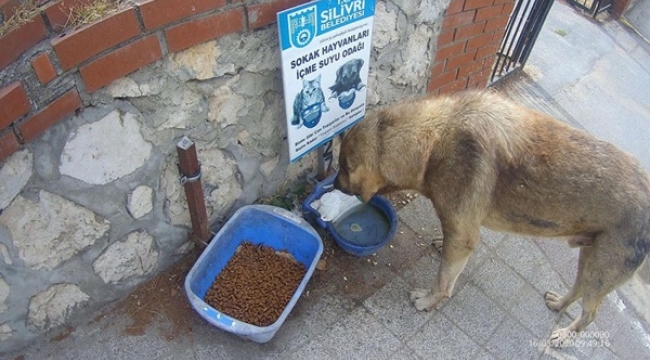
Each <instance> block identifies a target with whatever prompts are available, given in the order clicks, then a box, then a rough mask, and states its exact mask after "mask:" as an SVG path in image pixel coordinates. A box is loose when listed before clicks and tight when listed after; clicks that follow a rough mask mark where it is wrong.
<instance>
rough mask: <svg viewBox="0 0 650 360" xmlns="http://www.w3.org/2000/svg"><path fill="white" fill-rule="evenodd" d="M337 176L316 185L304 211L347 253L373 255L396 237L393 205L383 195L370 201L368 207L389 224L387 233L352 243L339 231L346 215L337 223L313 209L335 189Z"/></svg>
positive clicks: (306, 200)
mask: <svg viewBox="0 0 650 360" xmlns="http://www.w3.org/2000/svg"><path fill="white" fill-rule="evenodd" d="M336 175H337V174H336V173H334V174H332V175H330V176H329V177H327V178H326V179H325V180H323V181H321V182H319V183H318V184H317V185H316V187H315V189H314V191H313V192H312V193H311V194H310V195H309V196H308V197H307V199H305V201H304V202H303V203H302V211H303V213H305V214H309V215H311V216H312V218H314V220H315V221H316V223H317V224H318V225H319V226H320V227H322V228H324V229H326V230H327V231H328V232H329V233H330V234H331V235H332V237H333V238H334V241H336V243H337V244H338V245H339V246H340V247H341V248H342V249H343V250H345V251H346V252H347V253H349V254H352V255H355V256H360V257H363V256H368V255H372V254H373V253H375V252H376V251H377V250H379V249H381V248H382V247H384V246H385V245H386V244H388V243H389V242H390V240H391V239H392V238H393V236H395V231H396V230H397V213H396V212H395V209H394V208H393V205H391V203H390V202H389V201H388V199H386V198H385V197H383V196H381V195H375V196H373V197H372V199H370V201H369V202H368V204H367V205H369V206H370V207H374V209H369V210H376V211H378V212H379V213H381V214H383V216H384V217H385V220H386V222H387V224H386V226H387V231H386V232H383V233H382V235H381V236H377V237H376V238H375V237H373V238H372V239H368V240H367V241H363V243H360V242H356V241H352V240H351V239H349V238H346V237H345V236H344V235H343V234H341V232H339V231H338V230H337V223H338V222H340V221H345V216H346V215H345V214H343V215H342V216H341V217H342V219H337V222H336V223H334V222H331V221H324V220H323V219H321V217H320V213H319V212H318V211H317V210H316V209H314V208H313V207H311V203H313V202H314V201H316V200H318V199H320V197H321V196H323V195H324V194H325V193H327V192H329V191H330V190H332V189H333V187H334V185H333V184H334V179H335V178H336ZM366 209H368V208H366Z"/></svg>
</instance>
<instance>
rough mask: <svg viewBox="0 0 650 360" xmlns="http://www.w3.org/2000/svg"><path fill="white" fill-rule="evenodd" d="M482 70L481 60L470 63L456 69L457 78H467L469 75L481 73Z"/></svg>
mask: <svg viewBox="0 0 650 360" xmlns="http://www.w3.org/2000/svg"><path fill="white" fill-rule="evenodd" d="M482 69H483V61H482V60H477V61H472V62H471V63H469V64H465V65H461V66H460V67H459V68H458V77H459V78H460V77H465V76H469V75H471V74H474V73H476V72H479V71H481V70H482Z"/></svg>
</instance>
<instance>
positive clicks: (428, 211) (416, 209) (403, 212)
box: [398, 195, 442, 241]
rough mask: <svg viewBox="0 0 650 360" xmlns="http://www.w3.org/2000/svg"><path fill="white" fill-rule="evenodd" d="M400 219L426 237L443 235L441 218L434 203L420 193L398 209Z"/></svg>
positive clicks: (429, 238)
mask: <svg viewBox="0 0 650 360" xmlns="http://www.w3.org/2000/svg"><path fill="white" fill-rule="evenodd" d="M398 215H399V218H400V221H403V222H404V223H405V224H406V225H407V226H408V227H410V228H411V229H413V231H415V232H416V233H418V234H419V235H422V237H423V238H424V239H427V240H429V241H430V240H431V239H433V238H434V237H439V236H441V235H442V226H441V225H440V219H438V215H437V214H436V210H435V209H434V208H433V204H431V201H430V200H429V199H427V198H426V197H424V196H422V195H419V196H418V197H416V198H415V199H414V200H413V201H411V202H410V203H409V204H407V205H406V206H404V207H403V208H402V209H400V210H399V211H398Z"/></svg>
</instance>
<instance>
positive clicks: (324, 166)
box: [318, 138, 334, 180]
mask: <svg viewBox="0 0 650 360" xmlns="http://www.w3.org/2000/svg"><path fill="white" fill-rule="evenodd" d="M333 145H334V138H332V139H330V141H328V142H326V143H324V144H323V145H321V146H320V147H319V148H318V179H319V180H323V179H324V178H326V177H327V175H329V172H330V169H331V168H332V161H333V160H334V152H333V151H332V146H333Z"/></svg>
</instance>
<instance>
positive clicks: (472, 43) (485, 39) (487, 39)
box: [465, 33, 494, 51]
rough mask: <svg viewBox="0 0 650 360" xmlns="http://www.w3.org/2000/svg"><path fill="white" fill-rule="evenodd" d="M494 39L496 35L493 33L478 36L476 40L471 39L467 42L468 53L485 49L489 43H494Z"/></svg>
mask: <svg viewBox="0 0 650 360" xmlns="http://www.w3.org/2000/svg"><path fill="white" fill-rule="evenodd" d="M493 37H494V34H492V33H487V34H484V35H481V36H477V37H475V38H471V39H469V40H467V47H466V48H465V49H466V51H469V50H474V49H477V48H480V47H483V46H485V45H487V44H489V43H491V42H492V38H493Z"/></svg>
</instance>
